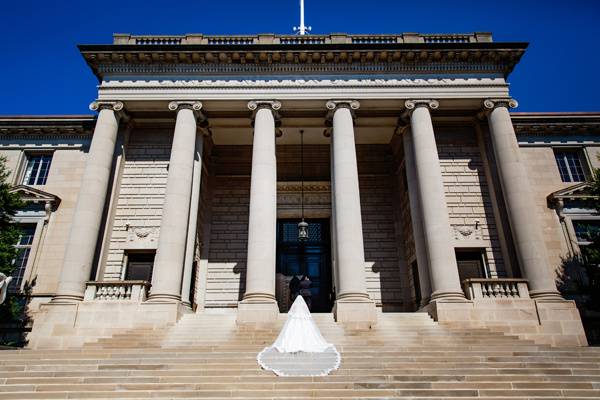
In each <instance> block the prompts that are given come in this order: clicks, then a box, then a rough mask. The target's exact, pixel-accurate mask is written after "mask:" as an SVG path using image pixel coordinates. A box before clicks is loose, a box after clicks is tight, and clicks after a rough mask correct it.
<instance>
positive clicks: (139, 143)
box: [98, 128, 172, 280]
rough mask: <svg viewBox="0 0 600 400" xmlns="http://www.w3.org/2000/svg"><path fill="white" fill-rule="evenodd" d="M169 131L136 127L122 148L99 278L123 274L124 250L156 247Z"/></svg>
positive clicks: (103, 278)
mask: <svg viewBox="0 0 600 400" xmlns="http://www.w3.org/2000/svg"><path fill="white" fill-rule="evenodd" d="M171 140H172V134H170V133H169V132H168V131H166V130H161V129H148V128H139V129H136V130H134V131H133V132H131V134H130V138H129V142H128V143H127V145H126V147H125V157H124V160H123V167H122V168H123V170H122V175H121V178H120V186H119V188H118V194H117V201H116V204H115V207H116V209H115V210H114V222H113V227H112V232H111V234H110V236H109V246H108V254H107V257H106V264H105V265H104V268H103V269H101V270H100V272H99V276H98V280H119V279H122V278H123V277H124V276H125V265H124V253H125V251H126V250H138V251H139V250H145V251H152V250H156V246H157V244H158V234H159V231H160V219H161V216H162V206H163V202H164V192H165V188H166V183H167V175H168V165H169V156H170V152H171Z"/></svg>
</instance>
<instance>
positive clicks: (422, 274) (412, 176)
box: [402, 128, 431, 307]
mask: <svg viewBox="0 0 600 400" xmlns="http://www.w3.org/2000/svg"><path fill="white" fill-rule="evenodd" d="M402 140H403V145H404V168H405V170H406V185H407V186H408V187H407V188H406V189H407V190H408V200H409V206H410V218H411V222H412V229H413V236H414V241H415V253H416V256H417V268H418V271H419V287H420V289H421V303H420V304H419V306H420V307H424V306H426V305H427V303H429V296H430V295H431V283H430V281H429V260H428V259H427V250H426V248H425V237H424V235H423V217H422V211H421V198H420V197H419V188H418V186H417V174H416V168H415V157H414V154H413V152H414V148H413V143H412V132H411V130H410V128H407V129H406V130H405V132H404V135H403V136H402Z"/></svg>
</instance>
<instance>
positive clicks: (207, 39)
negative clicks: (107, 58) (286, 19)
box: [113, 32, 492, 45]
mask: <svg viewBox="0 0 600 400" xmlns="http://www.w3.org/2000/svg"><path fill="white" fill-rule="evenodd" d="M483 42H488V43H489V42H492V34H491V33H488V32H474V33H466V34H419V33H402V34H397V35H349V34H345V33H332V34H329V35H303V36H299V35H274V34H259V35H226V36H224V35H203V34H186V35H169V36H161V35H150V36H149V35H130V34H121V33H117V34H115V35H114V36H113V44H135V45H186V44H203V45H251V44H282V45H306V44H331V43H345V44H392V43H483Z"/></svg>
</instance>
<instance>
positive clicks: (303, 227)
mask: <svg viewBox="0 0 600 400" xmlns="http://www.w3.org/2000/svg"><path fill="white" fill-rule="evenodd" d="M300 179H301V194H300V207H301V210H302V211H301V212H302V221H301V222H300V223H299V224H298V241H300V242H305V241H306V240H308V223H306V222H305V221H304V130H302V129H301V130H300Z"/></svg>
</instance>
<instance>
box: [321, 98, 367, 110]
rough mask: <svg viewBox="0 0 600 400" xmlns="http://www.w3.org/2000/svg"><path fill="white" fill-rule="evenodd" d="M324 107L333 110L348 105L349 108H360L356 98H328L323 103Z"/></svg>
mask: <svg viewBox="0 0 600 400" xmlns="http://www.w3.org/2000/svg"><path fill="white" fill-rule="evenodd" d="M325 107H327V109H328V110H330V111H333V110H335V109H336V108H338V107H348V108H350V109H351V110H358V109H359V108H360V102H359V101H358V100H329V101H328V102H327V103H325Z"/></svg>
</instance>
